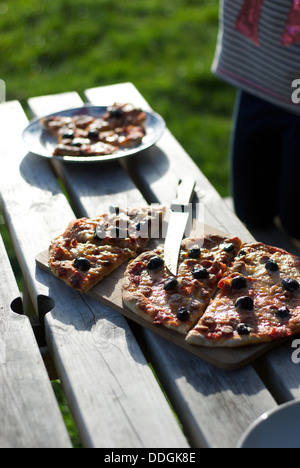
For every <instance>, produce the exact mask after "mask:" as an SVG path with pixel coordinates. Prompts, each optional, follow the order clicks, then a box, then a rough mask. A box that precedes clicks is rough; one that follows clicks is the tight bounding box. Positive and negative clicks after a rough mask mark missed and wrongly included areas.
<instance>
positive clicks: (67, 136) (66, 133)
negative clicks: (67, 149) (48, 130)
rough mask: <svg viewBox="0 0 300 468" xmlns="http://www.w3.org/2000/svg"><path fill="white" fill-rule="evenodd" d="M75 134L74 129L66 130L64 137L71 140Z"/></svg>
mask: <svg viewBox="0 0 300 468" xmlns="http://www.w3.org/2000/svg"><path fill="white" fill-rule="evenodd" d="M74 136H75V133H74V132H73V130H66V131H65V132H64V133H63V135H62V139H63V140H69V139H71V138H74Z"/></svg>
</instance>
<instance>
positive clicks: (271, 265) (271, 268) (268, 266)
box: [266, 259, 279, 271]
mask: <svg viewBox="0 0 300 468" xmlns="http://www.w3.org/2000/svg"><path fill="white" fill-rule="evenodd" d="M266 270H269V271H278V270H279V266H278V263H276V262H274V260H271V259H270V260H268V261H267V263H266Z"/></svg>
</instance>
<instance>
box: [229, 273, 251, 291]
mask: <svg viewBox="0 0 300 468" xmlns="http://www.w3.org/2000/svg"><path fill="white" fill-rule="evenodd" d="M231 285H232V287H233V288H234V289H243V288H245V287H246V286H247V280H246V278H245V277H244V276H237V277H236V278H233V280H232V281H231Z"/></svg>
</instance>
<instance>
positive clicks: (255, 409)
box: [34, 85, 275, 446]
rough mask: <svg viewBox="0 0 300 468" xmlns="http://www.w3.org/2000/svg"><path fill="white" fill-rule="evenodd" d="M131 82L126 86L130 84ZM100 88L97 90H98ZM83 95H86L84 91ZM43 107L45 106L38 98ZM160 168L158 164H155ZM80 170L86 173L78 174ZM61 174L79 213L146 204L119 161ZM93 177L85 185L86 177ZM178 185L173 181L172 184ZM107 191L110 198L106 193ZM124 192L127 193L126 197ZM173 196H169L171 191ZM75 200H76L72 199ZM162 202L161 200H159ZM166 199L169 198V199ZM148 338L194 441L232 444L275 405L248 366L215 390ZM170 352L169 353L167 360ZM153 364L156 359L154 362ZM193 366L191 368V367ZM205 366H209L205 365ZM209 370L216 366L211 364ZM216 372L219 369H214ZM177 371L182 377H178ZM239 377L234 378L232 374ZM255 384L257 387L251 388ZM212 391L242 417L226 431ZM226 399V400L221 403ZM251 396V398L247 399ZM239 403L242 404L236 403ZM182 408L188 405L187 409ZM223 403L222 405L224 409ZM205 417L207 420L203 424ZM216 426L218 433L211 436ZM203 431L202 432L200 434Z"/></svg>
mask: <svg viewBox="0 0 300 468" xmlns="http://www.w3.org/2000/svg"><path fill="white" fill-rule="evenodd" d="M127 86H128V85H126V87H125V88H124V86H123V85H120V86H117V87H108V88H106V89H104V92H103V93H102V94H101V95H104V96H105V100H103V101H102V100H101V102H100V101H99V100H98V101H97V102H95V103H98V104H101V105H103V104H105V105H106V104H109V103H111V102H113V101H114V100H118V101H124V99H125V98H124V96H126V100H129V99H128V93H127ZM131 86H132V85H130V87H131ZM100 93H101V91H100ZM86 94H87V96H88V97H89V96H90V93H89V91H87V93H86ZM37 104H38V101H36V103H35V107H34V108H35V109H37V107H36V106H37ZM41 106H42V107H41V108H43V105H42V103H41ZM158 171H159V168H158ZM83 172H84V178H83V177H81V174H82V173H83ZM116 174H117V176H116V178H117V179H118V184H117V186H116V185H114V189H113V190H112V189H111V188H110V185H111V182H110V181H111V179H113V177H114V176H115V175H116ZM60 176H61V177H62V180H63V181H64V182H65V184H66V186H67V188H68V190H70V194H71V198H72V200H73V201H74V203H75V204H76V206H78V207H79V208H80V213H81V214H88V215H94V214H95V213H97V212H98V211H99V209H100V208H101V209H103V208H106V207H107V206H108V205H110V204H114V205H117V204H118V205H120V204H121V205H123V204H128V203H130V204H137V203H145V200H144V198H143V197H142V195H141V194H140V193H139V191H137V189H136V187H135V185H134V184H133V182H132V181H131V180H130V178H129V177H128V176H127V175H126V173H125V172H124V171H122V170H121V168H120V166H114V165H112V166H109V167H108V168H106V165H103V166H102V165H99V166H98V171H97V172H96V171H95V166H94V167H91V166H90V167H89V165H87V166H85V167H82V168H80V171H77V170H76V167H70V165H64V166H63V167H62V168H61V169H60ZM177 178H178V176H176V174H175V175H173V176H171V179H170V180H171V181H172V182H170V183H169V184H168V188H169V189H170V192H174V194H175V191H176V185H177ZM87 179H88V180H89V181H91V183H90V184H89V187H88V188H87V186H86V183H85V180H87ZM175 184H176V185H175ZM107 193H109V197H107ZM125 194H126V197H125V196H124V195H125ZM172 197H173V195H172ZM76 199H77V200H76ZM162 201H165V200H162ZM167 201H168V200H167ZM146 339H147V340H148V341H150V342H151V344H150V346H149V350H150V351H149V352H152V351H153V354H154V358H153V359H154V361H155V359H156V360H158V361H159V362H160V363H161V372H160V377H161V379H162V381H163V382H164V385H165V386H166V388H167V389H168V390H170V395H171V397H172V402H173V403H174V405H175V406H174V408H175V410H176V411H178V412H179V415H180V418H181V420H182V421H183V423H184V428H185V429H186V431H187V433H188V435H189V437H190V438H191V440H192V441H193V444H195V445H196V446H202V445H205V446H206V445H208V446H214V445H216V446H217V445H218V444H219V445H221V446H234V445H235V444H236V442H237V440H238V438H239V436H240V435H241V433H242V431H243V429H245V428H246V427H247V425H248V424H250V423H251V422H252V421H253V420H254V419H255V418H256V417H257V416H258V415H259V414H260V413H261V412H263V411H265V410H267V409H270V408H271V407H273V406H274V404H275V402H274V400H273V399H272V398H271V397H270V395H269V393H268V392H267V391H266V390H265V388H264V386H263V385H262V382H261V380H260V379H259V378H258V376H257V374H256V373H255V372H254V371H253V369H252V368H251V367H249V368H247V371H245V370H243V371H241V373H243V372H245V374H244V375H243V378H242V379H241V383H240V385H241V387H240V388H239V393H238V395H235V393H234V392H233V394H232V393H231V390H230V389H231V388H232V386H233V385H234V384H233V383H232V382H233V380H234V379H233V377H232V375H230V374H226V373H221V378H220V379H219V380H218V385H217V387H218V388H217V389H216V387H215V386H212V387H211V390H209V386H208V385H207V381H206V380H203V375H205V373H206V371H207V365H206V364H205V363H203V362H202V361H199V360H198V361H197V360H196V361H195V360H194V359H193V357H191V356H189V355H188V354H187V353H181V351H180V350H178V349H177V348H174V347H170V346H169V343H166V342H164V341H161V342H160V341H159V340H156V339H154V338H153V337H151V336H150V335H148V336H146ZM170 355H171V356H172V358H171V359H170ZM156 364H157V363H156ZM195 365H196V368H195V369H194V366H195ZM157 368H158V371H159V369H160V366H159V363H158V364H157ZM208 368H209V366H208ZM187 369H190V372H189V373H188V376H189V380H187V379H186V375H187ZM209 369H210V372H211V373H212V374H213V373H214V372H215V368H213V367H211V368H209ZM216 372H218V371H217V370H216ZM245 375H247V376H248V377H249V379H251V381H252V383H253V387H252V394H251V395H252V398H250V399H249V391H248V390H247V388H246V387H247V385H246V382H245V380H246V379H245ZM179 376H181V378H179ZM235 380H236V381H237V380H238V378H237V377H236V378H235ZM243 386H245V389H244V390H245V394H246V395H247V398H246V397H244V396H243V390H242V388H243ZM254 389H255V390H254ZM207 391H208V392H210V391H211V395H213V396H212V399H213V401H214V405H215V406H216V407H218V405H220V408H219V411H220V412H221V413H222V417H223V418H224V419H225V416H226V415H227V416H228V407H229V408H232V409H233V411H235V412H236V413H237V414H239V415H240V416H239V417H238V422H236V421H235V420H232V419H231V420H230V419H229V420H228V421H227V431H224V432H225V433H224V434H223V433H222V431H221V432H220V430H219V432H218V431H217V430H216V426H217V425H218V420H219V418H220V415H219V414H218V415H217V414H216V415H215V416H212V415H211V412H210V409H209V407H207V399H206V398H205V395H206V392H207ZM257 394H259V395H260V399H259V400H258V401H256V396H257ZM224 399H225V401H226V405H224ZM248 400H249V403H247V401H248ZM240 406H241V408H240ZM185 408H186V409H187V410H186V411H185ZM225 408H226V410H225ZM207 422H209V424H208V425H207ZM215 430H216V434H217V437H215V436H214V432H215ZM203 434H205V436H203Z"/></svg>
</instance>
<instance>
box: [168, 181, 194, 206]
mask: <svg viewBox="0 0 300 468" xmlns="http://www.w3.org/2000/svg"><path fill="white" fill-rule="evenodd" d="M195 185H196V181H195V180H194V179H193V178H192V177H184V178H183V179H181V181H180V184H179V186H178V191H177V197H176V199H175V200H174V201H173V203H172V205H171V209H172V210H174V211H183V210H184V208H186V207H187V206H188V205H189V203H190V202H191V200H192V197H193V195H194V191H195Z"/></svg>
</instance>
